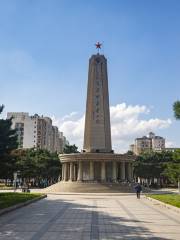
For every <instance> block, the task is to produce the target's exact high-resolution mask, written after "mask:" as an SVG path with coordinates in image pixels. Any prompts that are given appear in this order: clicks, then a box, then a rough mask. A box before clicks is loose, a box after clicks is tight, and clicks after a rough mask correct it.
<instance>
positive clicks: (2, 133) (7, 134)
mask: <svg viewBox="0 0 180 240" xmlns="http://www.w3.org/2000/svg"><path fill="white" fill-rule="evenodd" d="M3 109H4V106H3V105H2V106H0V114H1V113H2V111H3ZM11 125H12V118H10V119H0V178H4V179H8V178H10V179H12V176H13V171H14V159H13V158H12V156H11V152H12V150H13V149H16V148H17V147H18V142H17V134H16V130H12V129H11Z"/></svg>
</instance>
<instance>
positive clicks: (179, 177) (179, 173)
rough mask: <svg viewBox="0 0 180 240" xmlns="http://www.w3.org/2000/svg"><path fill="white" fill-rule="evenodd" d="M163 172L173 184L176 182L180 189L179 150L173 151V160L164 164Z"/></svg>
mask: <svg viewBox="0 0 180 240" xmlns="http://www.w3.org/2000/svg"><path fill="white" fill-rule="evenodd" d="M163 174H164V175H165V176H167V177H168V178H169V179H170V180H171V181H172V182H173V183H174V184H176V185H177V184H178V186H179V191H180V150H176V151H175V152H174V153H173V161H172V162H169V163H167V164H166V168H165V170H164V172H163Z"/></svg>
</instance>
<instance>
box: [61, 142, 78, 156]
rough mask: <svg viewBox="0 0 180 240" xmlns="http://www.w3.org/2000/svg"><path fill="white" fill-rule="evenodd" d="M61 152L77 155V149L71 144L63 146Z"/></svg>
mask: <svg viewBox="0 0 180 240" xmlns="http://www.w3.org/2000/svg"><path fill="white" fill-rule="evenodd" d="M63 152H64V153H65V154H70V153H79V152H78V147H77V146H76V145H75V144H73V145H65V147H64V151H63Z"/></svg>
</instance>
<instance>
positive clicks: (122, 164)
mask: <svg viewBox="0 0 180 240" xmlns="http://www.w3.org/2000/svg"><path fill="white" fill-rule="evenodd" d="M120 169H121V180H125V178H126V176H125V162H121V165H120Z"/></svg>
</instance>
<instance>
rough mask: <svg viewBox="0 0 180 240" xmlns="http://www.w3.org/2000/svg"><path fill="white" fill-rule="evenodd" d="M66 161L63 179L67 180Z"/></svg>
mask: <svg viewBox="0 0 180 240" xmlns="http://www.w3.org/2000/svg"><path fill="white" fill-rule="evenodd" d="M67 167H68V166H67V163H64V181H67V178H68V176H67V170H68V169H67Z"/></svg>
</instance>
